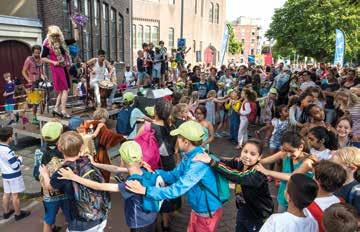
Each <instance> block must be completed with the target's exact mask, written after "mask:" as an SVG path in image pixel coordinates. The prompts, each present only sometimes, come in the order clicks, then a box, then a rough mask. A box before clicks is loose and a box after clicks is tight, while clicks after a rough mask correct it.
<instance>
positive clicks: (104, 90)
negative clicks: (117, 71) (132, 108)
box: [99, 80, 115, 108]
mask: <svg viewBox="0 0 360 232" xmlns="http://www.w3.org/2000/svg"><path fill="white" fill-rule="evenodd" d="M114 87H115V84H114V83H113V82H111V81H109V80H102V81H99V89H100V98H101V107H103V108H106V99H107V98H108V97H109V96H110V94H111V91H112V89H113V88H114Z"/></svg>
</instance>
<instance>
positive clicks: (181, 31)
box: [180, 0, 184, 39]
mask: <svg viewBox="0 0 360 232" xmlns="http://www.w3.org/2000/svg"><path fill="white" fill-rule="evenodd" d="M183 36H184V0H181V16H180V39H182V38H183Z"/></svg>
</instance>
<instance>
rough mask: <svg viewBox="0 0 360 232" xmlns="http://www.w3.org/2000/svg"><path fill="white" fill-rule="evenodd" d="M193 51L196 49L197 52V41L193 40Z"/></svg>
mask: <svg viewBox="0 0 360 232" xmlns="http://www.w3.org/2000/svg"><path fill="white" fill-rule="evenodd" d="M193 49H194V53H195V52H196V41H195V40H193Z"/></svg>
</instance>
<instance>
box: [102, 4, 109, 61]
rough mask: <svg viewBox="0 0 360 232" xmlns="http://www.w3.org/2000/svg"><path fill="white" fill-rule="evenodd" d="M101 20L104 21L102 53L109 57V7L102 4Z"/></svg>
mask: <svg viewBox="0 0 360 232" xmlns="http://www.w3.org/2000/svg"><path fill="white" fill-rule="evenodd" d="M103 19H104V29H105V30H104V36H103V38H104V51H105V52H106V57H107V58H108V59H109V57H110V28H109V6H108V5H107V4H106V3H103Z"/></svg>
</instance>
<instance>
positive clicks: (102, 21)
mask: <svg viewBox="0 0 360 232" xmlns="http://www.w3.org/2000/svg"><path fill="white" fill-rule="evenodd" d="M74 12H81V13H82V14H84V15H86V16H88V17H89V21H88V23H87V25H86V26H85V27H84V28H81V30H80V31H81V32H80V38H79V41H78V45H79V46H80V56H81V57H82V58H83V59H85V60H87V59H89V58H92V57H95V56H96V54H97V51H98V49H100V48H101V49H104V50H105V51H106V52H107V58H108V59H109V60H114V61H117V62H118V63H117V64H118V65H117V68H118V69H123V68H124V66H125V63H128V62H130V61H131V52H132V49H131V42H130V36H131V33H130V29H131V26H130V25H131V0H121V1H119V0H26V1H24V0H1V1H0V54H1V56H0V93H1V92H2V91H1V89H2V86H3V78H2V75H3V73H5V72H10V73H12V75H13V76H14V77H19V78H21V76H22V74H21V69H22V66H23V63H24V61H25V59H26V57H27V56H29V55H30V54H31V50H30V48H31V46H33V45H35V44H39V45H41V44H42V41H43V40H44V38H45V37H46V30H47V27H48V26H49V25H58V26H59V27H60V28H61V29H62V31H63V32H64V36H65V38H71V37H72V35H71V33H72V31H73V30H72V28H71V27H72V25H71V21H70V16H71V15H72V14H73V13H74ZM0 96H2V94H1V95H0ZM1 98H2V97H0V104H1Z"/></svg>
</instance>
